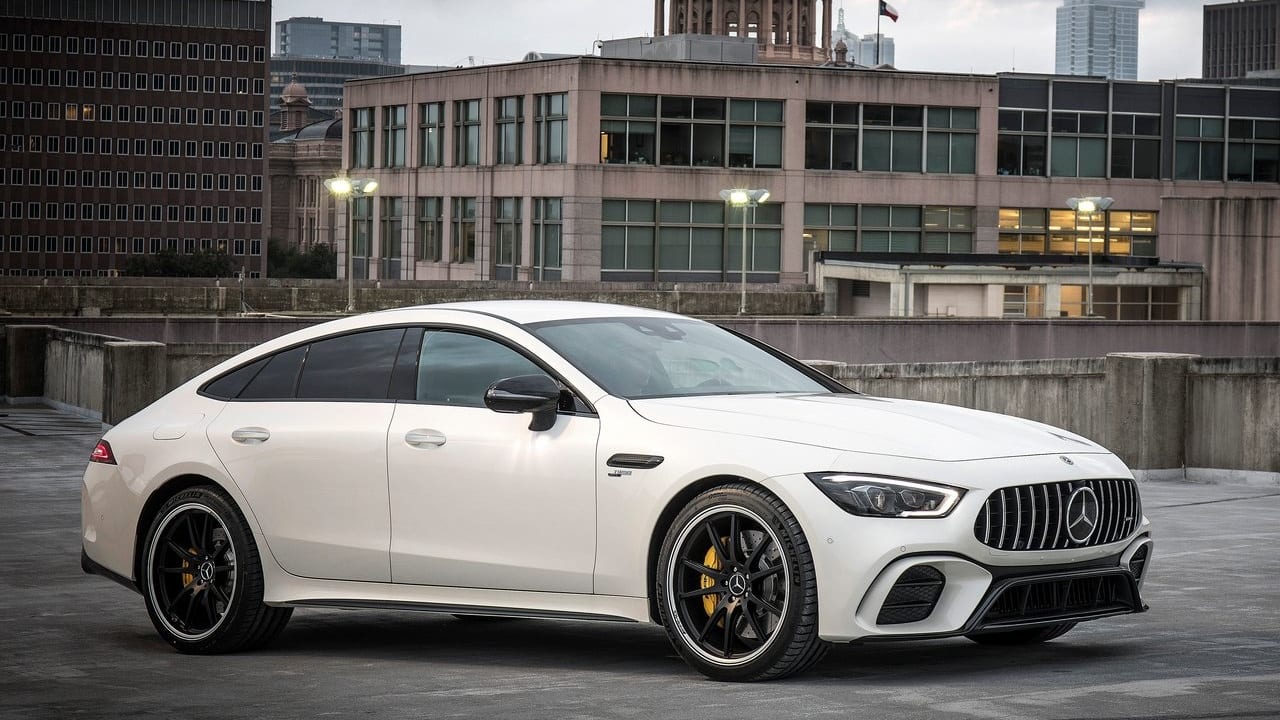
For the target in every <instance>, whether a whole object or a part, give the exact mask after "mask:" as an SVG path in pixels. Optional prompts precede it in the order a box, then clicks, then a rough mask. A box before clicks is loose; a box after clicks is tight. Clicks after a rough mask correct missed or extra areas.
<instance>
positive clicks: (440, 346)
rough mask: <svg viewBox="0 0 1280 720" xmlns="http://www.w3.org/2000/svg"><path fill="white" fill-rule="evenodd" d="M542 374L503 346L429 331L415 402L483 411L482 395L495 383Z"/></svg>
mask: <svg viewBox="0 0 1280 720" xmlns="http://www.w3.org/2000/svg"><path fill="white" fill-rule="evenodd" d="M542 374H545V373H543V371H542V368H540V367H538V366H537V365H535V364H534V363H533V361H531V360H529V359H528V358H526V357H525V356H523V355H521V354H520V353H518V352H516V351H515V350H512V349H511V348H509V347H507V346H506V345H503V344H501V343H498V342H495V341H493V340H489V339H488V338H482V337H478V336H476V335H465V334H463V333H456V332H448V331H443V330H432V331H428V332H427V334H426V335H425V336H424V337H423V340H422V355H421V358H420V360H419V363H418V400H420V401H422V402H428V403H434V404H439V405H465V406H470V407H484V392H485V390H488V389H489V386H490V385H492V384H493V383H494V382H495V381H497V380H501V379H502V378H508V377H514V376H516V375H542Z"/></svg>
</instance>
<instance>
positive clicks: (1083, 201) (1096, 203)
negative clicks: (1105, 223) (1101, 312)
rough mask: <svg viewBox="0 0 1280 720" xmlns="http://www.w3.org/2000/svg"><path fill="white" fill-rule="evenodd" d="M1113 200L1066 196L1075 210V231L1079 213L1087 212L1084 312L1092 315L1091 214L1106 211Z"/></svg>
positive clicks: (1078, 221)
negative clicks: (1086, 267) (1087, 264)
mask: <svg viewBox="0 0 1280 720" xmlns="http://www.w3.org/2000/svg"><path fill="white" fill-rule="evenodd" d="M1114 202H1115V200H1114V199H1113V198H1109V197H1096V196H1090V197H1080V198H1077V197H1073V198H1067V206H1068V207H1070V208H1071V209H1072V210H1075V211H1076V231H1077V232H1079V230H1080V213H1082V212H1084V213H1088V214H1089V285H1088V286H1087V287H1086V289H1085V295H1084V308H1085V309H1084V314H1085V316H1086V317H1093V214H1094V213H1095V212H1098V211H1099V210H1101V211H1102V212H1106V211H1107V208H1109V207H1111V205H1112V203H1114Z"/></svg>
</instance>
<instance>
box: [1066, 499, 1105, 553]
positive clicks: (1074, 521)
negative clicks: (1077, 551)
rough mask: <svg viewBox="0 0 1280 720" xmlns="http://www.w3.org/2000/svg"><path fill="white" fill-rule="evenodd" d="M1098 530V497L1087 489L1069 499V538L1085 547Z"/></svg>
mask: <svg viewBox="0 0 1280 720" xmlns="http://www.w3.org/2000/svg"><path fill="white" fill-rule="evenodd" d="M1097 528H1098V496H1097V495H1095V494H1094V492H1093V490H1090V489H1089V488H1087V487H1082V488H1077V489H1076V491H1075V492H1073V493H1071V497H1069V498H1067V536H1068V537H1070V538H1071V539H1072V540H1074V541H1075V542H1077V543H1079V544H1081V545H1083V544H1084V543H1086V542H1088V541H1089V538H1090V537H1092V536H1093V531H1094V530H1096V529H1097Z"/></svg>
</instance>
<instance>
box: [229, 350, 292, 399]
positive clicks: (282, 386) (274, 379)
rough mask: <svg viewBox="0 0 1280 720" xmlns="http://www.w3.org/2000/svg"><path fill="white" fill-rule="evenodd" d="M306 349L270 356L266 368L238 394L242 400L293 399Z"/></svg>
mask: <svg viewBox="0 0 1280 720" xmlns="http://www.w3.org/2000/svg"><path fill="white" fill-rule="evenodd" d="M306 354H307V347H306V346H305V345H304V346H302V347H297V348H294V349H292V350H286V351H284V352H282V353H276V354H275V355H272V356H271V360H270V361H269V362H268V363H267V366H266V367H264V368H263V369H262V372H259V373H258V375H257V376H256V377H255V378H253V380H251V381H250V382H249V384H248V385H247V386H246V387H245V389H244V390H243V391H242V392H241V393H240V395H239V397H240V399H242V400H275V399H285V398H291V397H293V388H294V386H295V385H296V384H297V382H298V370H299V369H300V368H301V367H302V358H303V357H305V356H306Z"/></svg>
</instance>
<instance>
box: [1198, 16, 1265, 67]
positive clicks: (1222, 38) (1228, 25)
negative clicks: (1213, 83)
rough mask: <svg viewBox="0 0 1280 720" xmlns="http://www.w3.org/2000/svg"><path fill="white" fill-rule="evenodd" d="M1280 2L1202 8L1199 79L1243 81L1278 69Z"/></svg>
mask: <svg viewBox="0 0 1280 720" xmlns="http://www.w3.org/2000/svg"><path fill="white" fill-rule="evenodd" d="M1278 46H1280V0H1244V1H1243V2H1230V3H1221V4H1218V5H1205V6H1204V54H1203V56H1202V58H1203V73H1202V77H1206V78H1243V77H1247V76H1248V75H1249V74H1250V73H1265V72H1267V71H1272V72H1274V71H1276V70H1280V57H1278V56H1280V47H1278Z"/></svg>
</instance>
